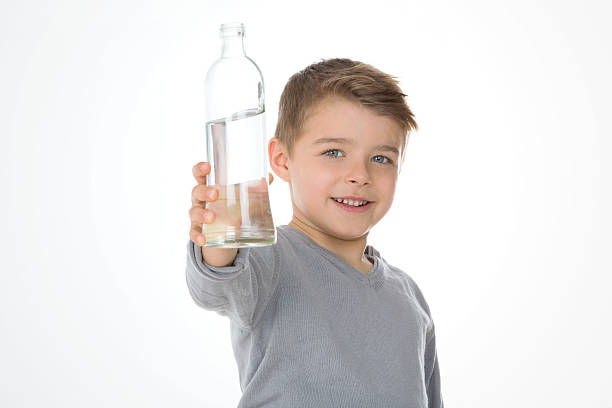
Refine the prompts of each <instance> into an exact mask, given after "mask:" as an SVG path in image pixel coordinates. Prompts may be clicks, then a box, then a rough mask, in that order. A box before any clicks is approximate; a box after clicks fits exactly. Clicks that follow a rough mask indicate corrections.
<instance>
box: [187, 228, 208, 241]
mask: <svg viewBox="0 0 612 408" xmlns="http://www.w3.org/2000/svg"><path fill="white" fill-rule="evenodd" d="M189 238H190V239H191V240H192V241H193V242H194V243H195V244H196V245H197V246H202V245H204V243H206V237H205V236H204V234H202V227H199V228H198V226H195V227H194V226H193V225H192V227H191V230H190V231H189Z"/></svg>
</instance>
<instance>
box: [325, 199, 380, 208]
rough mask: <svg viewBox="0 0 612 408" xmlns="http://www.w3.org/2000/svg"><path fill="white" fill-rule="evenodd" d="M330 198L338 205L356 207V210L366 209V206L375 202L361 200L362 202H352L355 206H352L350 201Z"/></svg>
mask: <svg viewBox="0 0 612 408" xmlns="http://www.w3.org/2000/svg"><path fill="white" fill-rule="evenodd" d="M330 198H331V199H332V200H334V201H335V202H337V203H338V204H344V205H348V206H351V207H355V208H359V207H365V206H366V205H368V204H371V203H373V202H374V201H367V200H360V201H351V202H353V204H350V203H349V200H343V199H340V198H335V197H330ZM345 201H346V202H345ZM356 202H358V203H359V204H358V205H355V203H356Z"/></svg>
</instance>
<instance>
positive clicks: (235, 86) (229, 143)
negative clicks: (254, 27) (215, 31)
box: [202, 22, 276, 248]
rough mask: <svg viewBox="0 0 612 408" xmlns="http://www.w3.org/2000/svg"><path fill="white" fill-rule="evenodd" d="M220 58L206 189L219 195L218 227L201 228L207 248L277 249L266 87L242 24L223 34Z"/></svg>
mask: <svg viewBox="0 0 612 408" xmlns="http://www.w3.org/2000/svg"><path fill="white" fill-rule="evenodd" d="M219 37H220V38H221V58H219V59H218V60H216V61H215V62H214V63H213V64H212V65H211V67H210V68H209V69H208V72H207V74H206V81H205V98H206V149H207V157H208V162H209V163H210V168H211V170H210V173H209V174H208V175H207V179H206V183H207V185H209V186H214V187H216V188H217V190H218V191H219V198H218V199H217V200H215V201H213V202H207V203H206V208H207V209H211V210H213V211H214V212H215V213H216V218H215V222H213V223H212V224H203V225H202V233H203V234H204V236H205V237H206V243H205V244H204V246H206V247H213V248H240V247H249V246H265V245H273V244H275V243H276V228H275V227H274V221H273V220H272V211H271V208H270V200H269V196H268V161H267V141H266V134H265V133H266V122H265V112H266V110H265V104H264V82H263V76H262V74H261V71H260V70H259V67H258V66H257V64H255V62H254V61H253V60H252V59H250V58H249V57H247V56H246V54H245V51H244V38H245V32H244V24H242V23H239V22H236V23H226V24H222V25H221V28H220V30H219Z"/></svg>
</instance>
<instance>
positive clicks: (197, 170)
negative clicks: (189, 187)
mask: <svg viewBox="0 0 612 408" xmlns="http://www.w3.org/2000/svg"><path fill="white" fill-rule="evenodd" d="M191 172H192V173H193V177H194V178H195V179H196V181H197V182H198V184H206V175H207V174H208V173H210V163H208V162H199V163H197V164H196V165H195V166H193V168H192V169H191Z"/></svg>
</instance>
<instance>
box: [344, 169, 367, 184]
mask: <svg viewBox="0 0 612 408" xmlns="http://www.w3.org/2000/svg"><path fill="white" fill-rule="evenodd" d="M345 181H346V182H347V183H348V184H358V185H361V184H363V185H365V184H370V176H369V174H368V170H367V169H366V168H365V166H364V165H363V164H355V165H353V166H352V167H351V168H350V170H349V172H348V174H347V176H346V178H345Z"/></svg>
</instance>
